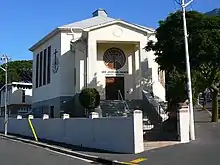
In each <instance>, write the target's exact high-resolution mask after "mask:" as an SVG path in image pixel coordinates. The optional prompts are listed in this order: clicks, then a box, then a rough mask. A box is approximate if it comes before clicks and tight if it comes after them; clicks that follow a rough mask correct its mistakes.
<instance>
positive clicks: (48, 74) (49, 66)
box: [47, 46, 51, 84]
mask: <svg viewBox="0 0 220 165" xmlns="http://www.w3.org/2000/svg"><path fill="white" fill-rule="evenodd" d="M50 68H51V46H49V47H48V52H47V84H49V83H50Z"/></svg>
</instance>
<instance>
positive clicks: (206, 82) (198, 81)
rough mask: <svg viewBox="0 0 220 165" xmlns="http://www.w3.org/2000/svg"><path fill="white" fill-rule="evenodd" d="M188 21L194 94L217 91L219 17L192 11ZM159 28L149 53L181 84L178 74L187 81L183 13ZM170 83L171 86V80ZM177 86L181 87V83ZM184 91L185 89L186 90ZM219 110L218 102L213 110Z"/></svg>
mask: <svg viewBox="0 0 220 165" xmlns="http://www.w3.org/2000/svg"><path fill="white" fill-rule="evenodd" d="M186 18H187V29H188V41H189V54H190V64H191V65H190V66H191V71H192V83H193V91H194V94H196V93H198V92H200V91H201V90H204V89H205V88H210V89H211V90H212V91H213V92H214V91H217V92H218V91H219V89H218V86H219V81H220V76H219V75H220V67H219V66H220V44H219V43H220V17H219V16H207V15H204V14H202V13H199V12H196V11H189V12H187V13H186ZM159 25H160V26H159V27H158V28H157V30H156V39H157V42H154V41H149V42H148V44H147V46H146V50H147V51H151V50H153V51H154V52H155V55H156V62H157V63H158V64H159V65H160V67H161V69H162V70H165V71H167V72H169V73H170V74H171V73H172V72H173V73H174V74H175V75H174V76H171V77H172V78H173V80H174V79H175V81H176V82H181V81H180V77H179V75H183V76H182V77H181V79H182V80H184V76H185V70H186V67H185V65H186V64H185V49H184V38H183V21H182V13H181V12H180V11H177V12H176V13H172V14H170V15H169V16H168V17H167V18H166V19H165V20H164V21H160V22H159ZM177 73H178V74H177ZM182 82H183V81H182ZM168 84H169V85H170V83H169V81H168ZM173 85H175V84H173ZM176 85H177V86H180V84H176ZM177 86H175V87H177ZM173 88H174V87H172V85H170V86H169V90H174V89H173ZM181 88H182V89H183V87H181ZM213 92H212V93H213ZM168 93H169V92H168ZM183 93H184V92H183ZM213 94H214V93H213ZM216 107H218V105H217V103H216V105H215V106H214V107H213V111H216V109H218V108H216ZM213 114H217V112H213ZM216 120H217V116H215V115H213V118H212V121H216Z"/></svg>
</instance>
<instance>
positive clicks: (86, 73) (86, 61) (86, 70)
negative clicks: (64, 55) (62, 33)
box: [70, 27, 89, 90]
mask: <svg viewBox="0 0 220 165" xmlns="http://www.w3.org/2000/svg"><path fill="white" fill-rule="evenodd" d="M73 29H78V30H82V35H83V32H85V33H86V34H87V35H86V48H85V67H84V68H85V71H84V86H85V88H87V86H88V85H87V80H88V78H87V76H88V41H89V40H88V38H89V35H88V31H87V30H84V29H83V28H80V27H71V28H70V31H71V33H72V36H73V37H72V40H76V39H74V32H73ZM82 37H83V36H82ZM75 55H76V54H74V64H76V63H75ZM74 66H75V65H74ZM74 70H75V69H74ZM74 74H75V73H74ZM74 88H75V89H76V87H75V86H74ZM75 89H74V90H75Z"/></svg>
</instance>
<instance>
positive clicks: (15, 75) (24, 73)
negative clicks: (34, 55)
mask: <svg viewBox="0 0 220 165" xmlns="http://www.w3.org/2000/svg"><path fill="white" fill-rule="evenodd" d="M1 66H2V67H3V68H4V67H5V64H3V65H1ZM13 81H16V82H32V60H21V61H10V62H8V82H9V83H10V82H13ZM4 84H5V72H4V71H3V70H0V86H3V85H4Z"/></svg>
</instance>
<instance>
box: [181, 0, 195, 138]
mask: <svg viewBox="0 0 220 165" xmlns="http://www.w3.org/2000/svg"><path fill="white" fill-rule="evenodd" d="M192 1H193V0H191V1H189V2H188V3H185V0H181V7H182V14H183V30H184V41H185V56H186V72H187V92H188V97H189V112H190V119H189V122H190V123H189V128H190V139H191V140H195V127H194V114H193V99H192V85H191V73H190V72H191V71H190V62H189V48H188V34H187V26H186V7H187V6H188V5H190V3H191V2H192Z"/></svg>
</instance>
